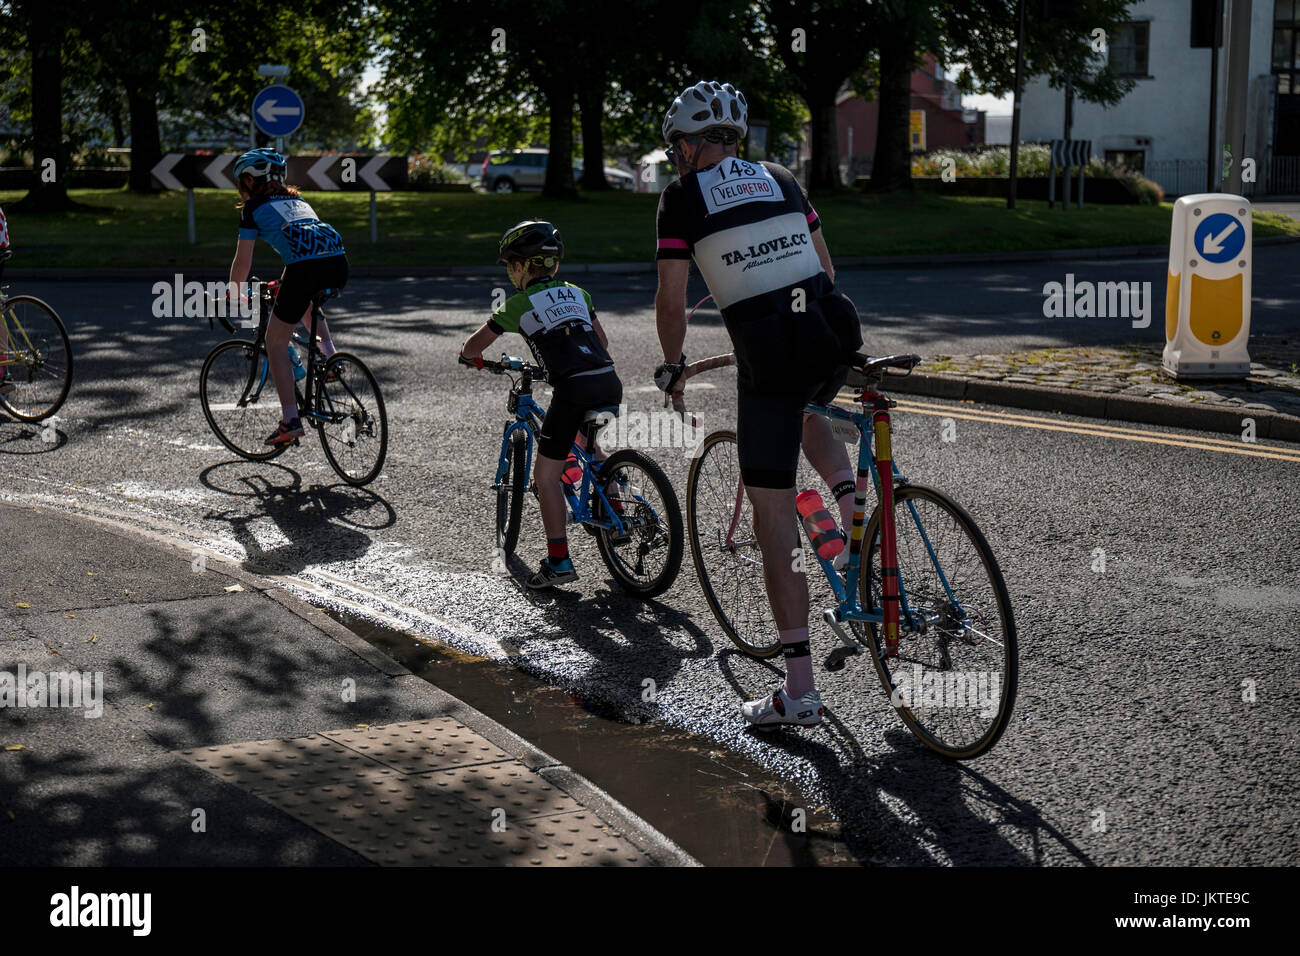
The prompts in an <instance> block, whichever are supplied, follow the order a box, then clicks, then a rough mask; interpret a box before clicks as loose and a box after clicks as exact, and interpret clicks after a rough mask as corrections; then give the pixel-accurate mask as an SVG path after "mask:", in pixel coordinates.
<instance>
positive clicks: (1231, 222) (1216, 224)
mask: <svg viewBox="0 0 1300 956" xmlns="http://www.w3.org/2000/svg"><path fill="white" fill-rule="evenodd" d="M1192 241H1193V242H1195V243H1196V251H1197V252H1199V253H1200V254H1201V256H1202V257H1203V258H1204V259H1205V261H1206V262H1227V261H1228V260H1229V259H1235V258H1236V257H1237V255H1238V254H1239V253H1240V252H1241V250H1242V247H1243V246H1245V245H1246V230H1245V228H1244V227H1243V226H1242V224H1241V220H1239V219H1238V218H1237V217H1236V216H1234V215H1232V214H1231V213H1227V212H1216V213H1215V214H1214V215H1212V216H1206V217H1205V221H1204V222H1202V223H1201V224H1200V225H1199V226H1197V227H1196V233H1195V234H1194V236H1193V238H1192Z"/></svg>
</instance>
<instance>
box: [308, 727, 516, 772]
mask: <svg viewBox="0 0 1300 956" xmlns="http://www.w3.org/2000/svg"><path fill="white" fill-rule="evenodd" d="M321 736H322V737H328V738H329V739H330V740H333V741H336V742H338V743H340V744H342V745H343V746H345V747H348V748H351V749H352V750H355V751H357V752H358V753H361V754H365V755H366V756H368V757H371V758H372V759H374V760H377V761H379V762H380V763H382V764H383V765H384V766H386V767H392V768H393V769H394V770H400V771H402V773H423V772H425V771H426V770H442V769H444V768H446V767H460V766H465V765H468V764H477V763H492V762H494V761H498V760H511V759H513V757H514V755H513V754H508V753H506V752H505V751H504V750H502V749H501V748H500V747H497V746H496V745H495V744H493V743H491V742H490V741H488V740H487V739H486V738H485V737H481V736H479V735H478V734H476V733H474V731H472V730H470V729H469V728H468V727H466V726H465V725H464V724H462V723H460V722H459V721H457V720H455V719H453V718H451V717H437V718H434V719H433V720H418V721H407V722H404V723H400V724H384V725H382V726H377V727H367V728H364V729H357V730H330V731H326V732H325V733H323V734H321Z"/></svg>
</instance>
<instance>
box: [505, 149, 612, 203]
mask: <svg viewBox="0 0 1300 956" xmlns="http://www.w3.org/2000/svg"><path fill="white" fill-rule="evenodd" d="M549 155H550V152H549V150H545V149H512V150H497V151H496V152H492V153H489V154H488V155H487V156H486V157H485V158H484V160H483V168H482V170H481V171H480V177H479V182H480V183H481V185H482V186H483V188H484V189H485V190H487V191H488V192H493V193H513V192H518V191H519V190H521V189H541V188H542V186H543V185H545V183H546V160H547V158H548V157H549ZM582 169H583V165H582V160H578V161H577V162H576V163H574V164H573V178H574V181H575V182H577V181H578V180H580V179H582ZM605 179H606V180H608V182H609V184H610V185H611V186H613V187H614V188H615V189H633V188H635V186H636V177H634V176H633V175H632V174H631V173H627V172H624V171H623V170H621V169H618V168H617V167H615V166H606V167H605Z"/></svg>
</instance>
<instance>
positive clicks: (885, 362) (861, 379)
mask: <svg viewBox="0 0 1300 956" xmlns="http://www.w3.org/2000/svg"><path fill="white" fill-rule="evenodd" d="M919 364H921V356H919V355H875V356H872V355H863V354H862V353H861V352H857V353H855V354H854V356H853V361H851V362H850V363H849V375H848V378H847V379H846V380H845V383H844V384H846V385H852V386H861V385H866V384H867V382H868V381H875V380H877V379H879V377H880V376H881V375H883V374H884V371H885V369H887V368H901V369H906V370H907V371H908V372H911V371H912V369H914V368H915V367H916V366H917V365H919Z"/></svg>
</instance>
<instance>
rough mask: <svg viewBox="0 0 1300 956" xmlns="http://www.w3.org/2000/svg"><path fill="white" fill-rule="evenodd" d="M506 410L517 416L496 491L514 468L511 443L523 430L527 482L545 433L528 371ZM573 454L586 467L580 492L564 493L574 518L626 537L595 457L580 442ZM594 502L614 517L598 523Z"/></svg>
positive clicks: (508, 432) (507, 434)
mask: <svg viewBox="0 0 1300 956" xmlns="http://www.w3.org/2000/svg"><path fill="white" fill-rule="evenodd" d="M506 409H507V411H509V412H510V413H511V414H513V415H514V416H515V420H514V421H512V422H507V423H506V427H505V431H504V432H503V433H502V435H501V454H500V458H499V459H498V461H497V473H496V479H495V481H494V482H493V485H492V487H493V488H498V487H500V485H501V483H502V482H504V481H505V480H506V477H507V472H508V470H509V467H510V462H509V459H508V458H507V454H506V452H507V449H508V448H509V447H510V442H511V441H513V440H514V439H513V438H512V437H511V436H512V435H514V433H515V432H517V431H519V430H520V429H523V432H524V476H525V481H527V479H528V476H530V475H532V473H533V442H534V440H535V439H536V433H538V432H540V431H541V428H542V423H543V422H544V421H545V420H546V411H545V410H544V409H543V408H542V407H541V406H540V405H538V404H537V402H536V401H535V400H534V399H533V393H532V375H531V374H530V373H529V372H527V371H526V370H525V371H524V376H523V378H521V379H520V380H519V382H517V383H516V384H515V385H514V386H513V387H512V388H511V390H510V398H509V401H508V402H507V405H506ZM571 451H572V453H573V455H574V457H576V458H577V459H578V462H579V464H580V465H581V466H582V483H581V484H580V485H579V486H578V488H577V489H576V490H570V489H569V488H568V487H566V488H565V489H564V500H565V502H566V503H567V504H568V507H569V514H570V516H571V518H572V519H573V520H574V521H575V522H577V523H579V524H585V525H589V526H593V527H597V528H609V529H611V530H612V531H613V532H614V535H615V537H617V536H619V535H623V534H626V533H627V529H626V528H625V527H624V526H623V521H622V518H621V517H620V516H619V514H618V512H616V511H614V509H613V508H611V507H610V506H609V499H608V498H607V497H605V490H604V489H603V488H600V487H598V486H597V485H596V482H595V479H594V476H593V471H592V469H593V465H594V462H593V459H592V456H591V454H590V453H589V452H588V451H587V450H586V449H585V448H583V447H582V446H581V445H579V444H578V443H577V442H576V441H575V442H574V443H573V445H572V446H571ZM594 500H599V501H601V502H603V503H604V506H605V507H604V509H603V511H604V513H605V514H606V515H610V516H611V517H609V518H600V519H597V518H596V517H595V516H594V512H593V509H592V503H593V501H594Z"/></svg>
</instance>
